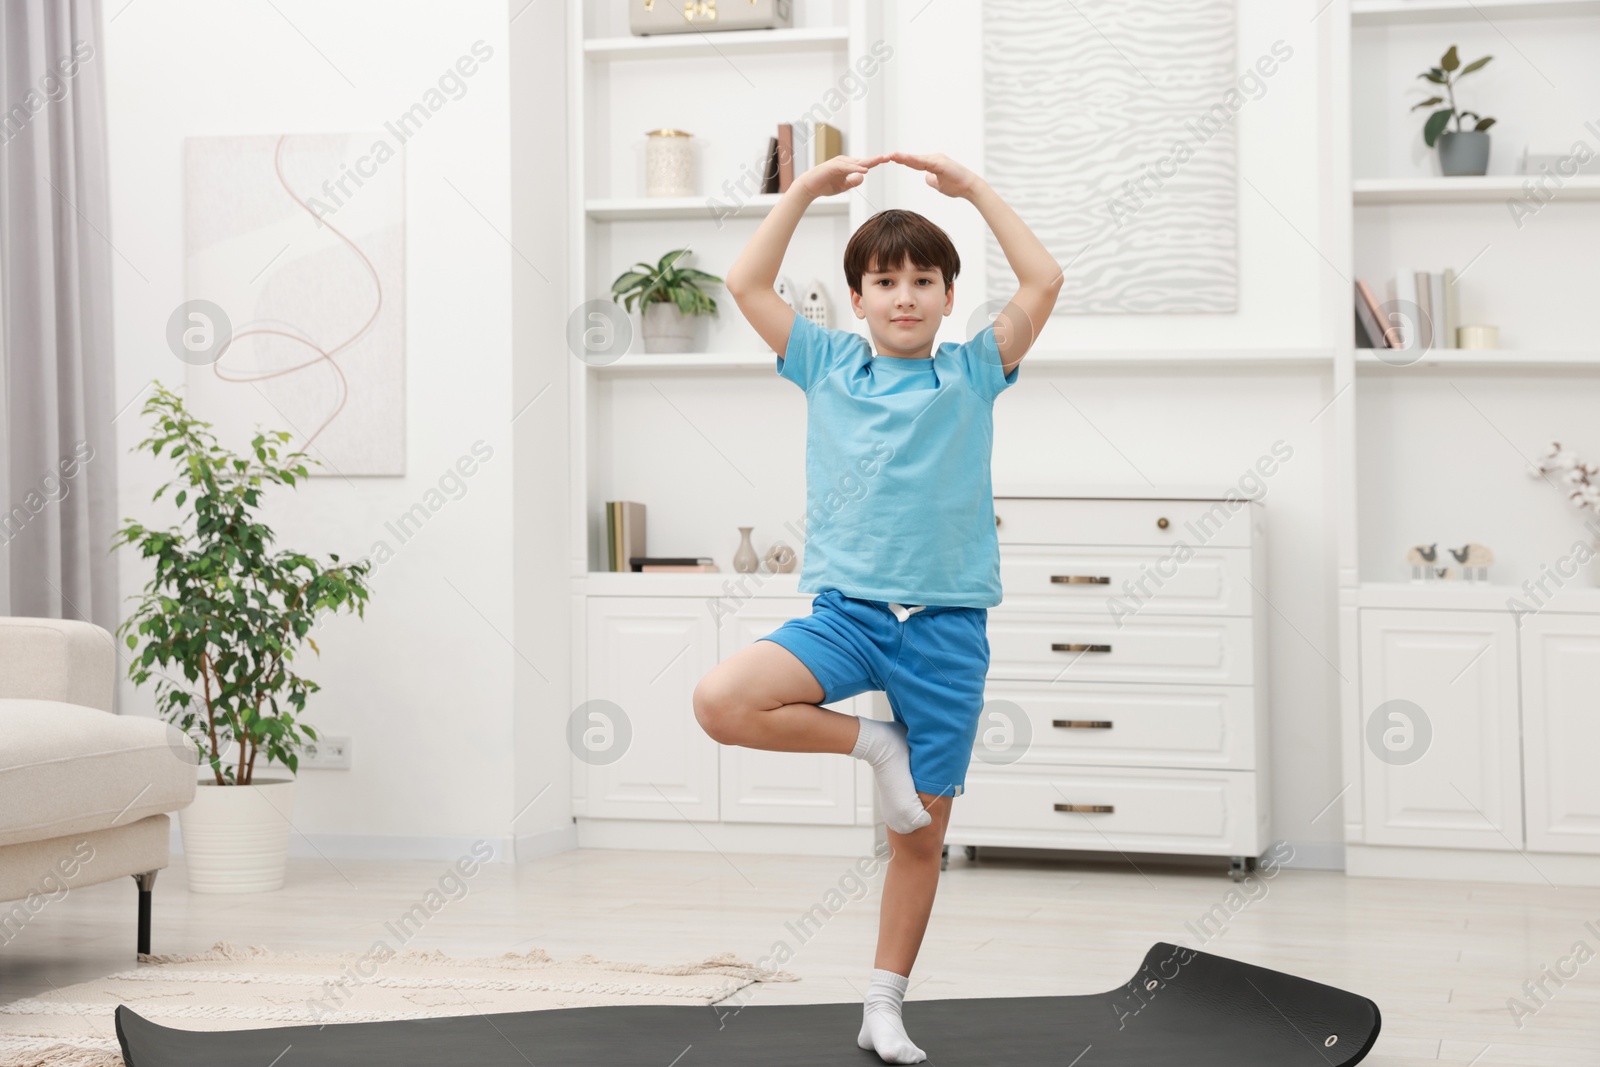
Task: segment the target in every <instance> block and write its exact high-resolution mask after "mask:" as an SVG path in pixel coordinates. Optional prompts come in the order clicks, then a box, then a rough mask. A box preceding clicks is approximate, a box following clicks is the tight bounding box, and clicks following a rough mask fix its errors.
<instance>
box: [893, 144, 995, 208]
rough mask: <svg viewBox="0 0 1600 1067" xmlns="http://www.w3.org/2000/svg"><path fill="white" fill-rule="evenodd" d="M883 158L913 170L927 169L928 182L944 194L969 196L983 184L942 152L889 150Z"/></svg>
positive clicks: (981, 180) (974, 175)
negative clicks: (922, 152) (918, 152)
mask: <svg viewBox="0 0 1600 1067" xmlns="http://www.w3.org/2000/svg"><path fill="white" fill-rule="evenodd" d="M885 158H887V159H889V160H892V161H893V162H895V163H899V164H902V165H903V166H907V167H910V168H912V169H913V170H925V171H927V172H928V178H927V181H928V184H929V185H931V186H932V187H933V188H934V189H936V190H938V191H939V192H941V193H943V194H944V195H945V196H954V197H965V196H971V195H972V193H973V191H974V190H976V189H977V188H978V187H979V186H981V185H982V184H983V179H982V178H980V177H978V176H977V175H976V174H974V173H972V171H970V170H968V169H967V168H966V167H963V166H962V165H961V164H959V163H957V162H956V161H955V160H953V159H951V158H950V157H949V156H947V155H945V154H944V153H943V152H934V153H931V154H929V155H920V156H919V155H915V154H913V153H911V152H890V153H889V155H888V156H887V157H885Z"/></svg>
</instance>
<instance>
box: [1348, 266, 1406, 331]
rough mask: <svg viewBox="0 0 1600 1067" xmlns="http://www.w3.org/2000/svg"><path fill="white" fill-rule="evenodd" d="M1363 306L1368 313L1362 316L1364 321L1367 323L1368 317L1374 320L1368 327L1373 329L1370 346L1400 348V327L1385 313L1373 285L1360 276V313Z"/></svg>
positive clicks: (1357, 281)
mask: <svg viewBox="0 0 1600 1067" xmlns="http://www.w3.org/2000/svg"><path fill="white" fill-rule="evenodd" d="M1363 307H1364V308H1366V310H1367V315H1366V316H1365V317H1363V318H1362V322H1363V323H1366V321H1367V318H1370V319H1371V320H1372V321H1371V323H1370V324H1368V325H1367V328H1368V329H1369V330H1370V331H1372V340H1373V342H1374V343H1373V344H1372V345H1371V346H1370V347H1372V348H1399V347H1400V331H1399V329H1398V328H1397V327H1396V326H1395V325H1394V324H1393V323H1391V322H1390V321H1389V320H1388V316H1386V315H1385V314H1384V313H1383V308H1382V307H1380V306H1379V304H1378V297H1377V294H1375V293H1373V291H1372V287H1371V286H1370V285H1368V284H1367V283H1366V282H1364V281H1362V280H1361V279H1360V278H1357V279H1356V309H1357V311H1356V313H1357V314H1358V315H1359V314H1360V309H1361V308H1363Z"/></svg>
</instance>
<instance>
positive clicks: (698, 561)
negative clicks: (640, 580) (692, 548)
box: [628, 556, 717, 574]
mask: <svg viewBox="0 0 1600 1067" xmlns="http://www.w3.org/2000/svg"><path fill="white" fill-rule="evenodd" d="M628 567H629V569H631V570H633V571H636V572H639V573H642V574H699V573H707V574H714V573H716V571H717V563H716V560H714V559H712V558H711V557H710V556H629V557H628Z"/></svg>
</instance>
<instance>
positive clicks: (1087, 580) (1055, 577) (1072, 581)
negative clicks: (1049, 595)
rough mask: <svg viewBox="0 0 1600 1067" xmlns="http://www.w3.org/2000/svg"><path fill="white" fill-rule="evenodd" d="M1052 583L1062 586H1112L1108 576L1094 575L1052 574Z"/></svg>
mask: <svg viewBox="0 0 1600 1067" xmlns="http://www.w3.org/2000/svg"><path fill="white" fill-rule="evenodd" d="M1050 580H1051V581H1052V582H1056V583H1058V584H1060V585H1110V584H1111V579H1110V578H1109V577H1107V576H1104V575H1101V576H1096V575H1092V574H1052V575H1051V576H1050Z"/></svg>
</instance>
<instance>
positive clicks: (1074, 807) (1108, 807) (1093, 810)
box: [1056, 804, 1116, 815]
mask: <svg viewBox="0 0 1600 1067" xmlns="http://www.w3.org/2000/svg"><path fill="white" fill-rule="evenodd" d="M1056 810H1057V811H1081V812H1085V813H1087V814H1090V815H1094V814H1101V813H1109V812H1112V811H1115V810H1116V806H1115V805H1113V804H1057V805H1056Z"/></svg>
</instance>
